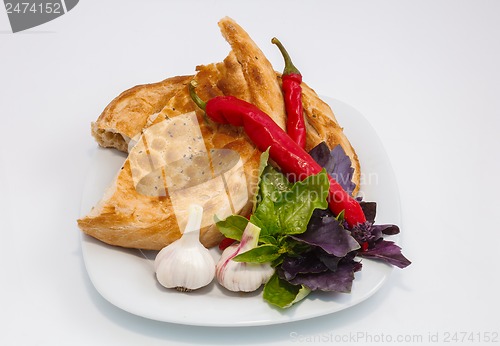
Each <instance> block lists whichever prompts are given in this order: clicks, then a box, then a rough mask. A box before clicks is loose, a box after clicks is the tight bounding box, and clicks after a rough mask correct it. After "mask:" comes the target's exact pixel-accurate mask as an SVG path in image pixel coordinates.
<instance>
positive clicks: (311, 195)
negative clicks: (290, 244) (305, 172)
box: [275, 169, 330, 234]
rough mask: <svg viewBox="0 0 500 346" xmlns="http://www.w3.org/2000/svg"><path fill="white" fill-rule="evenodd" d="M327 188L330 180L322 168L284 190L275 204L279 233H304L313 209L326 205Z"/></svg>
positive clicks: (324, 207) (322, 207)
mask: <svg viewBox="0 0 500 346" xmlns="http://www.w3.org/2000/svg"><path fill="white" fill-rule="evenodd" d="M329 188H330V181H329V180H328V175H327V174H326V171H325V170H324V169H323V170H322V171H321V172H320V173H318V174H315V175H311V176H309V177H307V178H306V179H304V180H303V181H299V182H297V183H295V184H294V185H293V186H292V188H291V189H290V191H287V192H285V193H284V196H283V198H282V199H281V200H280V201H278V202H277V203H276V206H275V209H276V213H277V215H278V217H279V221H278V223H279V226H280V233H282V234H301V233H304V232H305V231H306V229H307V224H308V223H309V220H310V219H311V216H312V213H313V211H314V209H316V208H319V209H326V208H327V207H328V202H327V197H328V192H329Z"/></svg>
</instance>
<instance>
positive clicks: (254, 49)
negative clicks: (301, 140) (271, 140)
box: [219, 17, 286, 129]
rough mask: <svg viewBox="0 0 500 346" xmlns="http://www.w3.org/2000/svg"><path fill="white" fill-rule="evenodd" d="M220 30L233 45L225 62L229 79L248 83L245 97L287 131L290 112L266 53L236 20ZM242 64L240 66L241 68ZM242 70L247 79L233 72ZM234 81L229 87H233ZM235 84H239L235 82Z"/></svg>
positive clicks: (223, 21) (227, 21)
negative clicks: (233, 78) (287, 113)
mask: <svg viewBox="0 0 500 346" xmlns="http://www.w3.org/2000/svg"><path fill="white" fill-rule="evenodd" d="M219 27H220V29H221V32H222V35H223V36H224V38H225V39H226V41H227V42H228V43H229V44H230V45H231V48H232V53H234V54H229V56H228V57H227V58H226V59H225V60H224V66H225V68H226V72H227V73H226V75H227V76H234V77H235V79H238V80H242V81H245V82H246V84H247V88H246V90H248V95H233V96H237V97H238V96H242V98H243V99H244V100H246V101H248V102H250V103H253V104H255V105H258V107H259V108H260V109H261V110H263V111H264V112H266V113H267V114H268V115H269V116H270V117H271V118H272V119H273V120H274V121H275V122H276V123H277V124H278V125H279V126H280V127H281V128H282V129H285V128H286V125H285V123H286V115H285V114H286V113H285V104H284V102H283V95H282V93H281V88H280V86H279V83H278V80H277V79H276V76H275V71H274V69H273V67H272V65H271V63H270V62H269V60H268V59H267V58H266V56H265V55H264V53H262V51H261V50H260V48H259V47H258V46H257V45H256V44H255V42H254V41H253V40H252V39H251V38H250V36H249V35H248V34H247V32H246V31H245V30H243V29H242V28H241V27H240V26H239V25H238V24H237V23H236V22H235V21H234V20H232V19H231V18H229V17H225V18H223V19H221V20H220V21H219ZM238 65H239V67H238ZM238 69H241V74H242V75H243V79H241V78H240V76H239V74H235V73H231V71H233V70H238ZM233 82H234V81H232V80H228V84H227V85H226V86H228V87H230V88H232V92H234V91H235V90H234V89H235V88H234V87H233ZM234 85H238V83H235V84H234Z"/></svg>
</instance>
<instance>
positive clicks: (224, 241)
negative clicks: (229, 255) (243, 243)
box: [219, 238, 236, 251]
mask: <svg viewBox="0 0 500 346" xmlns="http://www.w3.org/2000/svg"><path fill="white" fill-rule="evenodd" d="M235 241H236V240H234V239H231V238H224V239H222V240H221V242H220V243H219V250H221V251H224V250H225V249H226V248H227V247H229V246H231V245H233V243H234V242H235Z"/></svg>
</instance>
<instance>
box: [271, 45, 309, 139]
mask: <svg viewBox="0 0 500 346" xmlns="http://www.w3.org/2000/svg"><path fill="white" fill-rule="evenodd" d="M271 42H272V43H274V44H275V45H277V46H278V48H279V50H280V51H281V54H282V55H283V59H285V68H284V70H283V74H282V75H281V81H282V88H283V96H284V98H285V110H286V116H287V120H286V132H288V135H289V136H290V137H292V139H293V140H294V141H295V142H297V144H298V145H299V146H300V147H302V148H305V147H306V123H305V120H304V108H303V106H302V86H301V83H302V75H301V74H300V71H299V70H298V69H297V68H296V67H295V65H294V64H293V63H292V60H291V59H290V56H289V55H288V52H287V51H286V49H285V47H283V45H282V44H281V42H280V41H279V40H278V39H277V38H276V37H273V39H272V40H271Z"/></svg>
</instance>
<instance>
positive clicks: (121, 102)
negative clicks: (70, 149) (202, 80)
mask: <svg viewBox="0 0 500 346" xmlns="http://www.w3.org/2000/svg"><path fill="white" fill-rule="evenodd" d="M191 78H192V76H178V77H172V78H167V79H165V80H163V81H161V82H158V83H151V84H143V85H137V86H135V87H133V88H131V89H128V90H126V91H124V92H122V93H121V94H120V95H118V96H117V97H116V98H115V99H114V100H113V101H111V102H110V103H109V105H108V106H107V107H106V108H105V109H104V111H103V112H102V113H101V115H100V116H99V118H98V119H97V121H96V122H93V123H92V124H91V132H92V136H94V138H95V139H96V141H97V143H99V145H100V146H102V147H108V148H116V149H118V150H121V151H124V152H127V151H128V143H129V141H130V139H131V138H133V137H135V136H136V135H137V134H139V133H140V132H141V130H142V129H143V128H144V127H145V126H146V125H147V123H148V120H149V119H151V118H154V116H155V114H156V113H158V112H159V111H161V110H162V109H163V107H165V105H166V104H167V102H168V101H169V100H170V99H171V98H172V97H173V96H174V95H175V94H176V93H177V92H178V91H179V90H180V89H182V88H184V87H185V86H186V85H187V83H188V82H189V81H190V80H191Z"/></svg>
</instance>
